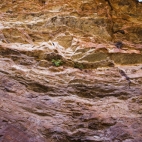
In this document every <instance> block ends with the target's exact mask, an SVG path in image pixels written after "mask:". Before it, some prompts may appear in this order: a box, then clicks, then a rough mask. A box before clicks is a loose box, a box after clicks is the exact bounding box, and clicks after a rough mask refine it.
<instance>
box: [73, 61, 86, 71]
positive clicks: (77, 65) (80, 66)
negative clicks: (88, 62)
mask: <svg viewBox="0 0 142 142" xmlns="http://www.w3.org/2000/svg"><path fill="white" fill-rule="evenodd" d="M74 67H75V68H78V69H80V70H82V69H84V66H83V64H81V63H77V62H76V63H74Z"/></svg>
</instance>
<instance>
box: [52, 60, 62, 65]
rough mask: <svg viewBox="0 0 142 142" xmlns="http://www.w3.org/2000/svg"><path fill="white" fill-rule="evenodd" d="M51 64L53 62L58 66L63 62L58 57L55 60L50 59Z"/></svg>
mask: <svg viewBox="0 0 142 142" xmlns="http://www.w3.org/2000/svg"><path fill="white" fill-rule="evenodd" d="M52 64H53V65H54V66H56V67H59V66H61V65H62V64H63V62H62V60H60V59H57V60H55V59H52Z"/></svg>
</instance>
